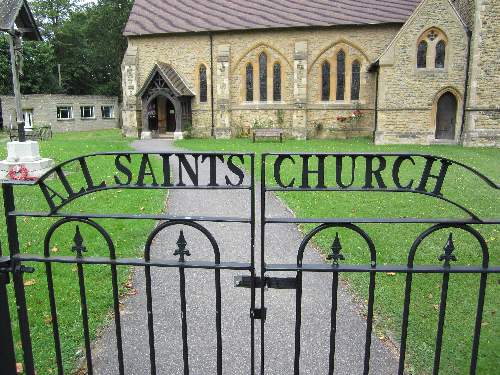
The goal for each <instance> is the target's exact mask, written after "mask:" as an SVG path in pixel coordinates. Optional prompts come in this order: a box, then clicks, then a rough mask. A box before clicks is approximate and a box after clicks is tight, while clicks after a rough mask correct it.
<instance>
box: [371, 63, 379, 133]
mask: <svg viewBox="0 0 500 375" xmlns="http://www.w3.org/2000/svg"><path fill="white" fill-rule="evenodd" d="M368 72H369V73H373V72H375V74H376V75H377V76H376V78H375V124H374V125H375V126H374V129H373V142H375V134H376V132H377V127H378V82H379V75H380V63H379V61H378V60H377V61H375V62H374V63H373V64H370V66H369V67H368Z"/></svg>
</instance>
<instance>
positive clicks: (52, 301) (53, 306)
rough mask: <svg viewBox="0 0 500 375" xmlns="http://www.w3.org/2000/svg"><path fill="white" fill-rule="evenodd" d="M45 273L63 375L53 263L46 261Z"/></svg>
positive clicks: (53, 331)
mask: <svg viewBox="0 0 500 375" xmlns="http://www.w3.org/2000/svg"><path fill="white" fill-rule="evenodd" d="M45 274H46V276H47V290H48V293H49V303H50V316H51V322H52V334H53V336H54V349H55V353H56V364H57V373H58V374H59V375H63V374H64V368H63V362H62V353H61V338H60V335H59V321H58V319H57V306H56V297H55V292H54V281H53V278H52V264H51V263H50V262H47V263H45Z"/></svg>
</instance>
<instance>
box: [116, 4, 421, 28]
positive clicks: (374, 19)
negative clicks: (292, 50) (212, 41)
mask: <svg viewBox="0 0 500 375" xmlns="http://www.w3.org/2000/svg"><path fill="white" fill-rule="evenodd" d="M420 1H421V0H210V1H200V0H135V2H134V6H133V7H132V11H131V12H130V17H129V20H128V22H127V25H126V26H125V31H124V34H125V35H127V36H132V35H148V34H166V33H184V32H207V31H224V30H251V29H264V28H289V27H307V26H334V25H373V24H383V23H404V22H405V21H406V20H407V19H408V17H409V16H410V15H411V14H412V12H413V11H414V10H415V8H416V7H417V5H418V4H419V3H420Z"/></svg>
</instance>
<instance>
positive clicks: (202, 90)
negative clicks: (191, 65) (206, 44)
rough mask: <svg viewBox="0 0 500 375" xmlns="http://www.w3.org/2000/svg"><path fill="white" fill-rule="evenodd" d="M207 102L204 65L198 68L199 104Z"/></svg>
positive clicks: (205, 69)
mask: <svg viewBox="0 0 500 375" xmlns="http://www.w3.org/2000/svg"><path fill="white" fill-rule="evenodd" d="M206 101H207V68H206V67H205V65H201V66H200V102H201V103H206Z"/></svg>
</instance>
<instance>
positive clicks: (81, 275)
mask: <svg viewBox="0 0 500 375" xmlns="http://www.w3.org/2000/svg"><path fill="white" fill-rule="evenodd" d="M76 268H77V270H78V285H79V287H80V306H81V309H82V323H83V336H84V340H85V357H86V360H87V373H88V375H92V374H93V373H94V370H93V368H92V352H91V348H90V331H89V316H88V310H87V293H86V291H85V276H84V273H83V265H82V264H81V263H78V264H77V265H76Z"/></svg>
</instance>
